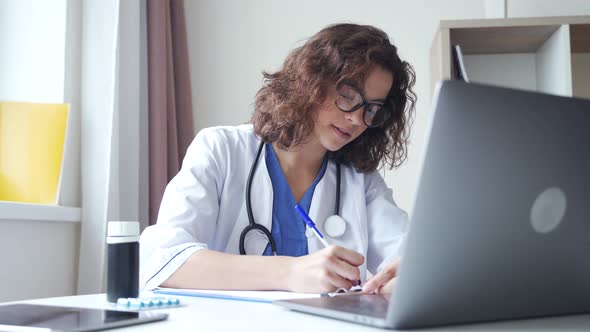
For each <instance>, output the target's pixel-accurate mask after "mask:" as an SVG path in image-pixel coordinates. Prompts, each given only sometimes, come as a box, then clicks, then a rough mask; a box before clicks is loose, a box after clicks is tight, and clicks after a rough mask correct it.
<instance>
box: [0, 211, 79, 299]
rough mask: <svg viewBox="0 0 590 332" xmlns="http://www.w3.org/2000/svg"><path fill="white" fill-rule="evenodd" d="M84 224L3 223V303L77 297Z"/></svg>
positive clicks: (0, 276) (0, 222) (0, 233)
mask: <svg viewBox="0 0 590 332" xmlns="http://www.w3.org/2000/svg"><path fill="white" fill-rule="evenodd" d="M79 235H80V223H78V222H44V221H24V220H15V221H7V220H0V261H2V268H1V271H2V272H1V273H0V302H4V301H16V300H22V299H30V298H40V297H53V296H65V295H73V294H76V278H77V275H78V241H79Z"/></svg>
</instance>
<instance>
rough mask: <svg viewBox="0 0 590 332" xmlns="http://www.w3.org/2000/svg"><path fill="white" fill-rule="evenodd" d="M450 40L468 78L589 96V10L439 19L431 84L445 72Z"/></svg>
mask: <svg viewBox="0 0 590 332" xmlns="http://www.w3.org/2000/svg"><path fill="white" fill-rule="evenodd" d="M453 45H460V47H461V50H462V53H463V55H464V57H463V60H464V63H465V68H466V72H467V76H468V77H469V79H470V81H472V82H480V83H487V84H494V85H500V86H506V87H513V88H520V89H525V90H532V91H540V92H546V93H551V94H557V95H563V96H576V97H583V98H590V16H566V17H540V18H509V19H480V20H458V21H441V22H440V26H439V29H438V30H437V32H436V35H435V37H434V40H433V43H432V47H431V83H432V84H431V86H432V88H434V86H435V84H436V82H438V81H439V80H442V79H450V78H451V48H452V46H453Z"/></svg>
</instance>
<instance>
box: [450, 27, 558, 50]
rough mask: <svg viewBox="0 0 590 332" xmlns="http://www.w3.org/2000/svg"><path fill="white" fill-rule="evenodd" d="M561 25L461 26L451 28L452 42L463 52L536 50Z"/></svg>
mask: <svg viewBox="0 0 590 332" xmlns="http://www.w3.org/2000/svg"><path fill="white" fill-rule="evenodd" d="M559 27H560V26H559V25H541V26H525V27H522V26H511V27H492V28H460V29H452V30H451V44H452V45H461V50H462V51H463V54H497V53H529V52H536V51H537V50H538V49H539V48H541V46H543V44H544V43H545V41H547V39H549V38H550V37H551V35H553V33H554V32H555V31H557V29H559Z"/></svg>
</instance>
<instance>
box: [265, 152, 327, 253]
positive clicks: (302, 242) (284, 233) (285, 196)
mask: <svg viewBox="0 0 590 332" xmlns="http://www.w3.org/2000/svg"><path fill="white" fill-rule="evenodd" d="M265 149H266V151H265V153H266V167H267V168H268V173H269V175H270V180H271V182H272V188H273V191H274V196H273V202H272V231H271V233H272V237H273V239H274V240H275V244H276V246H277V254H278V255H281V256H303V255H307V254H308V253H309V251H308V249H307V237H306V236H305V222H304V221H303V219H301V216H300V215H299V213H297V211H296V210H295V205H296V204H297V202H296V201H295V197H294V196H293V192H292V191H291V188H290V187H289V184H288V183H287V178H286V177H285V174H284V173H283V170H282V169H281V165H280V164H279V160H278V159H277V155H276V154H275V151H274V149H273V147H272V145H271V144H268V143H267V144H266V146H265ZM327 165H328V158H325V159H324V163H323V164H322V168H321V169H320V172H319V173H318V175H317V176H316V178H315V180H314V181H313V183H312V184H311V186H309V188H307V191H306V192H305V194H303V197H302V198H301V201H300V202H299V205H300V206H301V207H302V208H303V210H305V212H306V213H307V214H309V207H310V206H311V199H312V198H313V192H314V190H315V186H316V185H317V183H318V182H319V181H320V180H321V179H322V177H323V176H324V173H325V172H326V167H327ZM263 255H264V256H270V255H272V249H271V247H270V243H269V244H268V245H267V246H266V249H265V250H264V253H263Z"/></svg>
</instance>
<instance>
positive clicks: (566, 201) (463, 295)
mask: <svg viewBox="0 0 590 332" xmlns="http://www.w3.org/2000/svg"><path fill="white" fill-rule="evenodd" d="M434 100H435V107H434V111H433V114H432V119H431V123H430V130H429V136H428V139H427V146H426V151H425V154H424V157H423V159H422V166H421V173H420V179H419V183H418V188H417V192H416V196H415V204H414V212H413V215H412V216H411V221H410V227H409V232H408V235H407V238H406V245H405V249H404V251H403V253H402V260H401V266H400V268H399V271H398V277H397V278H398V279H397V282H396V287H395V289H394V292H393V293H392V294H391V295H390V296H383V295H347V296H338V297H322V298H312V299H298V300H285V301H277V302H275V303H276V304H277V305H280V306H284V307H287V308H290V309H293V310H297V311H302V312H306V313H311V314H315V315H321V316H326V317H332V318H337V319H342V320H347V321H351V322H356V323H362V324H366V325H371V326H377V327H383V328H397V329H403V328H416V327H427V326H440V325H449V324H457V323H471V322H483V321H496V320H505V319H520V318H527V317H531V318H532V317H544V316H551V315H566V314H580V313H589V312H590V176H589V174H590V147H589V145H590V100H583V99H576V98H566V97H559V96H552V95H547V94H542V93H534V92H526V91H521V90H513V89H507V88H501V87H492V86H486V85H479V84H473V83H464V82H460V81H445V82H442V83H440V84H439V85H438V87H437V91H436V94H435V99H434ZM383 222H386V220H384V221H383Z"/></svg>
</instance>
